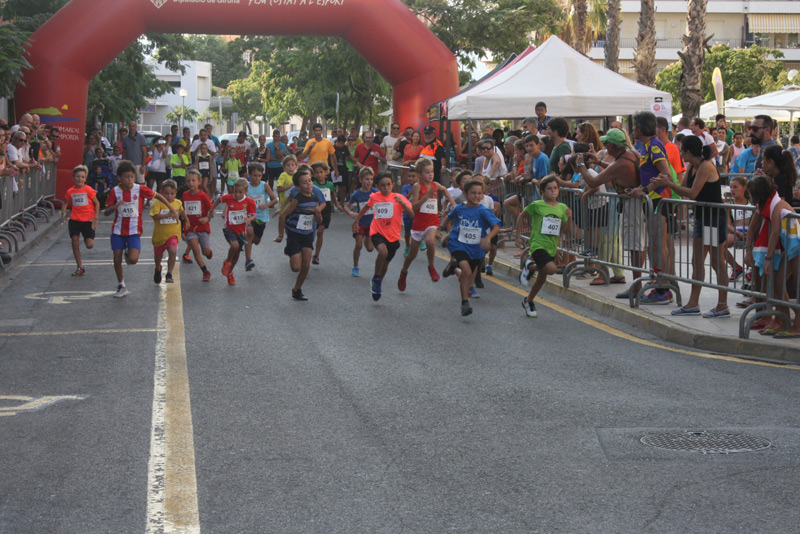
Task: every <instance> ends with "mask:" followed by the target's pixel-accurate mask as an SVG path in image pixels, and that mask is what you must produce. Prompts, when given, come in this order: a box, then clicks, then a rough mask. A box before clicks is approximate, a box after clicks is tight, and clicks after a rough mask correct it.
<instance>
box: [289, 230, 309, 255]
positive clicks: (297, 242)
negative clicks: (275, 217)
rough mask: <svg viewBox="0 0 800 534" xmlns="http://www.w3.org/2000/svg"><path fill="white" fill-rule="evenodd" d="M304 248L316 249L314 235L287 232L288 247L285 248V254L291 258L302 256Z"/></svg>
mask: <svg viewBox="0 0 800 534" xmlns="http://www.w3.org/2000/svg"><path fill="white" fill-rule="evenodd" d="M304 248H310V249H312V250H313V249H314V233H313V232H312V233H310V234H298V233H297V232H292V231H291V230H286V246H285V247H283V253H284V254H286V255H287V256H289V257H291V256H294V255H295V254H300V252H302V250H303V249H304Z"/></svg>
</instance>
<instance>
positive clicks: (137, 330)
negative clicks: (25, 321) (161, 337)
mask: <svg viewBox="0 0 800 534" xmlns="http://www.w3.org/2000/svg"><path fill="white" fill-rule="evenodd" d="M163 331H164V330H163V329H161V328H108V329H100V330H69V331H67V330H63V331H57V332H0V337H29V336H71V335H75V334H88V335H91V334H136V333H141V332H145V333H147V332H163Z"/></svg>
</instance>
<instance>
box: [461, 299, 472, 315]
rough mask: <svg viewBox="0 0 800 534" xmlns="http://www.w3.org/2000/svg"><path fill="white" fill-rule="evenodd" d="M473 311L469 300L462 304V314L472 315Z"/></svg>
mask: <svg viewBox="0 0 800 534" xmlns="http://www.w3.org/2000/svg"><path fill="white" fill-rule="evenodd" d="M471 313H472V306H470V305H469V302H465V303H464V304H462V305H461V315H470V314H471Z"/></svg>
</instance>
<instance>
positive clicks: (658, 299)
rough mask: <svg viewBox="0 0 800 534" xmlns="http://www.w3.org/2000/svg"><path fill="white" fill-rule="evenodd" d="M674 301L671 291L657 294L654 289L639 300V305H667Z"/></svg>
mask: <svg viewBox="0 0 800 534" xmlns="http://www.w3.org/2000/svg"><path fill="white" fill-rule="evenodd" d="M673 300H674V297H673V295H672V291H667V292H665V293H659V292H658V291H656V290H655V289H654V290H652V291H651V292H650V293H648V294H647V295H645V296H643V297H642V298H641V299H639V304H669V303H670V302H672V301H673Z"/></svg>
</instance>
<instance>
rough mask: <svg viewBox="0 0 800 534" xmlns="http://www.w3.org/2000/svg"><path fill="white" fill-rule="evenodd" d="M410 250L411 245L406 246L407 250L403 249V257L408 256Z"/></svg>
mask: <svg viewBox="0 0 800 534" xmlns="http://www.w3.org/2000/svg"><path fill="white" fill-rule="evenodd" d="M408 250H409V247H406V248H405V250H403V257H404V258H405V257H406V256H408Z"/></svg>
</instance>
